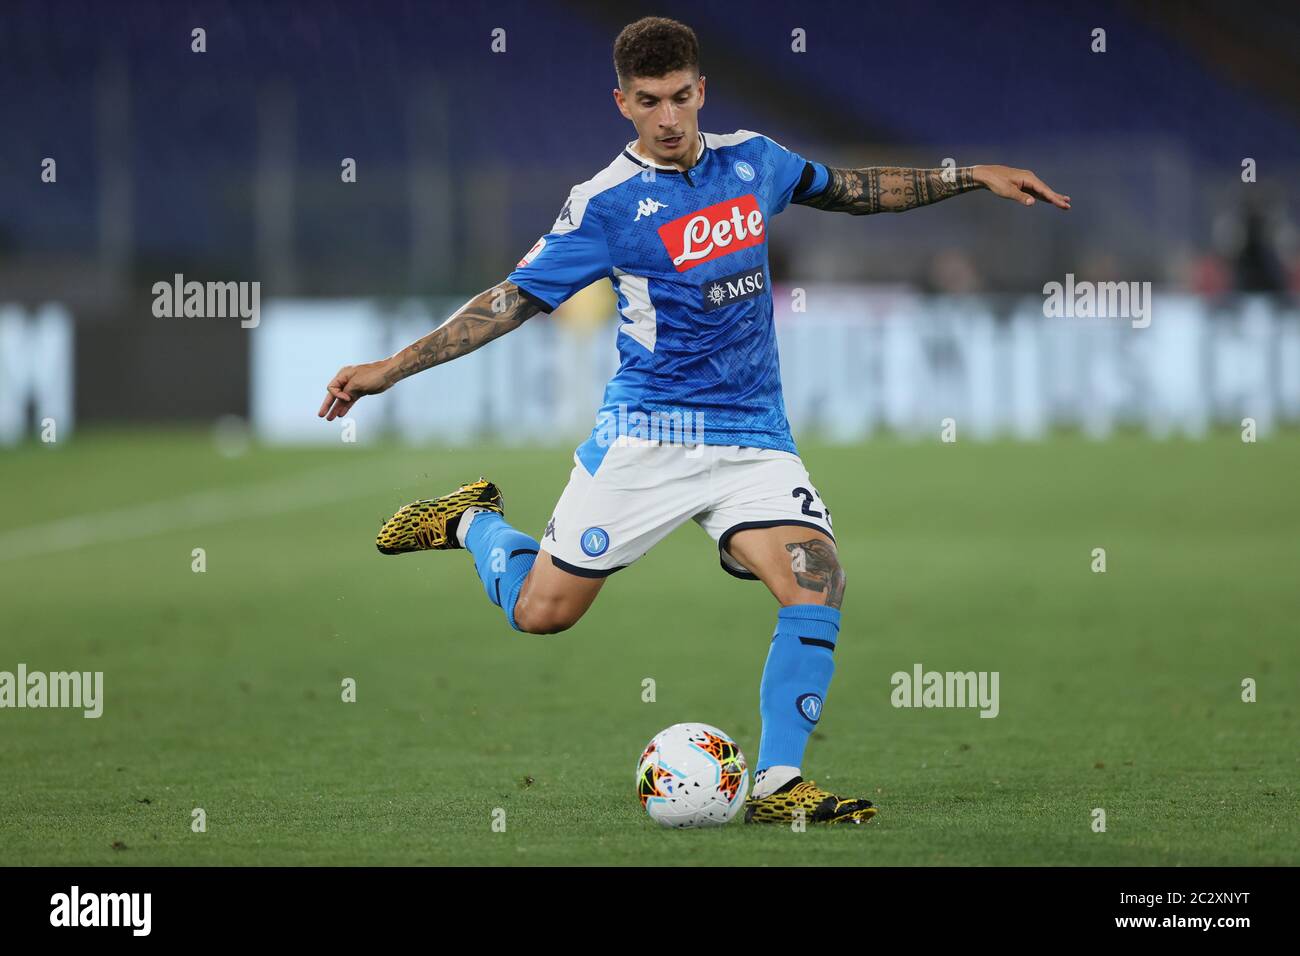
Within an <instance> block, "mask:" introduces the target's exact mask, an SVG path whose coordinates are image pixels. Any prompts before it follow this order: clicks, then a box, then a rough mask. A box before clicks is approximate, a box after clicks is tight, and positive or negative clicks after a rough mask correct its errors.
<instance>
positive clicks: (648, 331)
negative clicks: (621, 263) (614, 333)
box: [614, 267, 659, 352]
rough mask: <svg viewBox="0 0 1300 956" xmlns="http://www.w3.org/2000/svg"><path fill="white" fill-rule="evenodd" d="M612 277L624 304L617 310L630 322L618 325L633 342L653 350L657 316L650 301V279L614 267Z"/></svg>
mask: <svg viewBox="0 0 1300 956" xmlns="http://www.w3.org/2000/svg"><path fill="white" fill-rule="evenodd" d="M614 278H615V281H616V282H617V283H618V291H619V292H620V293H621V294H622V296H623V299H624V301H626V303H627V304H626V305H625V306H623V307H622V308H621V309H619V311H620V312H621V313H622V314H623V317H624V318H626V319H627V320H628V321H629V322H630V323H631V324H628V325H621V326H619V332H621V333H626V334H627V336H628V338H630V339H632V340H633V341H634V342H640V343H641V344H642V345H644V346H645V347H646V349H647V350H648V351H650V352H653V351H654V350H655V339H656V337H657V335H658V329H659V316H658V313H656V312H655V307H654V303H653V302H651V301H650V281H649V280H648V279H647V278H646V277H645V276H634V275H631V274H630V273H627V272H624V271H623V270H622V269H619V268H617V267H615V269H614Z"/></svg>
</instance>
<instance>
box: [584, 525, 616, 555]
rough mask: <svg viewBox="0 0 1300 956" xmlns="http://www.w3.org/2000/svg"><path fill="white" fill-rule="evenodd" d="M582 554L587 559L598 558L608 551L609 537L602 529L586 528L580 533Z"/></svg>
mask: <svg viewBox="0 0 1300 956" xmlns="http://www.w3.org/2000/svg"><path fill="white" fill-rule="evenodd" d="M581 544H582V553H583V554H585V555H586V556H587V557H589V558H598V557H600V556H601V555H602V554H604V553H605V552H606V551H608V550H609V535H608V534H606V533H605V529H604V528H588V529H587V530H586V531H584V532H582V540H581Z"/></svg>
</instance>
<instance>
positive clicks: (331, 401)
mask: <svg viewBox="0 0 1300 956" xmlns="http://www.w3.org/2000/svg"><path fill="white" fill-rule="evenodd" d="M387 373H388V363H387V362H367V363H366V364H364V365H345V366H343V367H342V368H341V369H339V373H338V374H337V375H335V376H334V378H332V379H330V383H329V384H328V385H326V386H325V389H326V394H325V401H323V402H322V403H321V406H320V411H319V412H317V413H316V415H317V416H318V417H320V418H323V419H325V420H326V421H327V422H332V421H334V419H336V418H342V417H343V416H344V415H346V414H347V413H348V412H349V411H350V410H351V408H352V406H353V405H355V404H356V401H357V399H359V398H361V396H363V395H378V394H379V393H380V392H386V391H388V387H389V386H390V385H392V384H393V383H392V380H391V379H390V378H389V376H388V374H387Z"/></svg>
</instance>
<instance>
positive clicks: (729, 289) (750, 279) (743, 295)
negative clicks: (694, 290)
mask: <svg viewBox="0 0 1300 956" xmlns="http://www.w3.org/2000/svg"><path fill="white" fill-rule="evenodd" d="M765 281H766V276H764V274H763V267H762V266H759V267H758V268H756V269H746V270H745V271H744V272H736V273H734V274H732V275H729V276H723V277H722V278H721V279H714V280H713V281H712V282H706V283H705V284H704V285H702V286H700V298H701V299H702V300H703V308H704V311H705V312H712V311H714V310H715V309H720V308H722V307H723V306H724V305H731V304H732V303H733V302H742V301H744V300H745V299H752V298H754V296H756V295H761V294H762V292H763V285H764V282H765Z"/></svg>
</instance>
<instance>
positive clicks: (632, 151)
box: [623, 133, 704, 173]
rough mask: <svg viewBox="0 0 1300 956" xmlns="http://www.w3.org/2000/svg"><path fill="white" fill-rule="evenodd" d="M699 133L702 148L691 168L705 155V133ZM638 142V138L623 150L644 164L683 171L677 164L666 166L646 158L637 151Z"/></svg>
mask: <svg viewBox="0 0 1300 956" xmlns="http://www.w3.org/2000/svg"><path fill="white" fill-rule="evenodd" d="M697 135H698V136H699V138H700V148H699V150H698V151H697V152H696V153H695V159H694V160H693V161H692V162H691V165H690V169H694V168H695V167H696V166H698V165H699V162H700V159H701V158H702V157H703V156H704V134H703V133H697ZM636 143H637V141H636V140H632V142H630V143H628V144H627V145H626V146H624V147H623V152H625V153H627V155H628V156H630V157H631V158H632V159H633V160H634V161H635V162H638V163H640V164H641V165H642V166H652V167H654V168H655V169H662V170H664V171H665V172H672V173H680V172H681V170H680V169H678V168H677V167H676V166H664V165H661V164H659V163H656V162H653V161H652V160H649V159H646V158H645V157H644V156H642V155H641V154H640V153H638V152H637V149H636Z"/></svg>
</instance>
